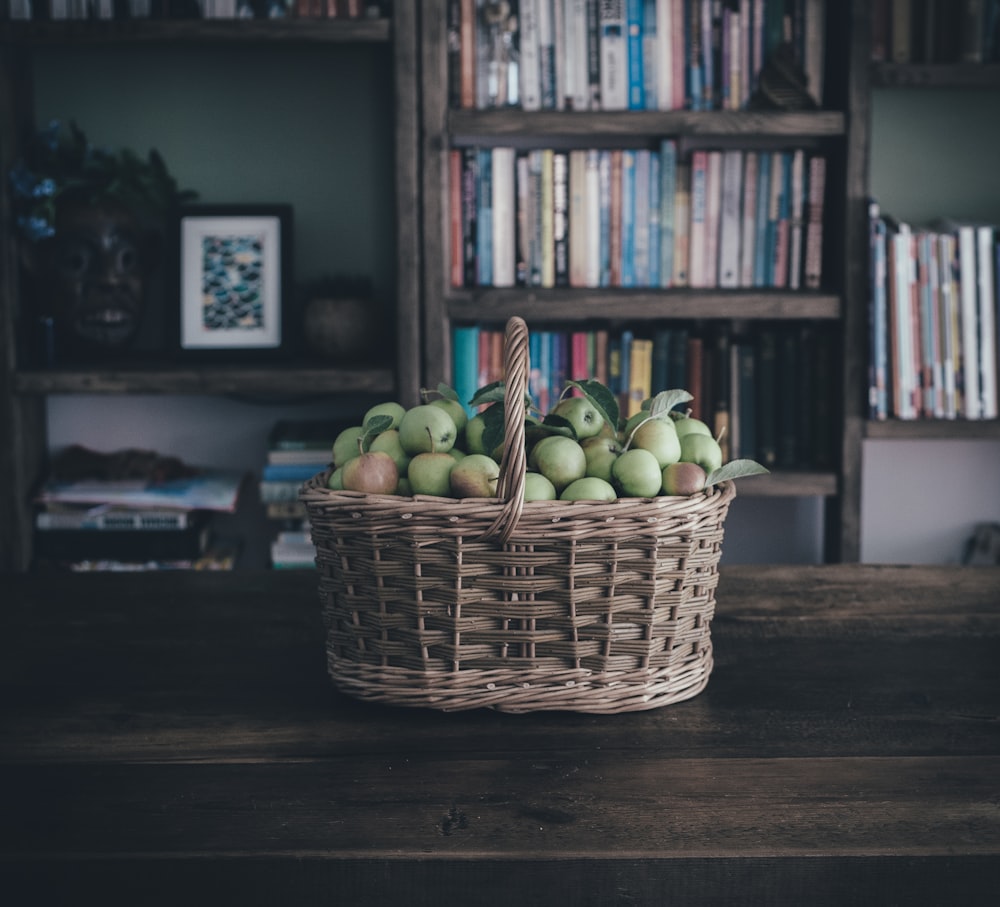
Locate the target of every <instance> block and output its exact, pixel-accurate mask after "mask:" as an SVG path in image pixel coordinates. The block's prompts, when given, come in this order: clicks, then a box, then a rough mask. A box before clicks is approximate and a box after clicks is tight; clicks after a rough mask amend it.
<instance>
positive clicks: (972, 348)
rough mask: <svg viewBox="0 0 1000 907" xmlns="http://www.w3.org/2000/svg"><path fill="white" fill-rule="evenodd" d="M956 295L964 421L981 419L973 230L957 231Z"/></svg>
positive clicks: (959, 229) (977, 305)
mask: <svg viewBox="0 0 1000 907" xmlns="http://www.w3.org/2000/svg"><path fill="white" fill-rule="evenodd" d="M957 232H958V292H959V299H960V304H961V310H962V382H963V387H962V400H963V404H964V412H963V413H962V415H964V416H965V418H966V419H981V418H982V417H983V411H982V396H981V393H982V391H981V389H980V384H979V375H980V371H979V331H978V322H979V311H978V310H979V300H978V293H977V285H978V275H977V273H976V270H977V269H976V230H975V227H972V226H962V227H959V228H958V231H957Z"/></svg>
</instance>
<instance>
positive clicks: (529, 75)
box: [518, 0, 542, 110]
mask: <svg viewBox="0 0 1000 907" xmlns="http://www.w3.org/2000/svg"><path fill="white" fill-rule="evenodd" d="M541 2H542V0H521V4H520V7H519V10H520V13H519V15H518V30H519V33H520V34H519V43H520V54H521V58H520V65H519V67H518V73H519V76H520V84H519V85H518V89H519V94H520V97H521V109H522V110H541V108H542V82H541V70H540V68H539V67H540V63H539V45H538V8H539V4H540V3H541Z"/></svg>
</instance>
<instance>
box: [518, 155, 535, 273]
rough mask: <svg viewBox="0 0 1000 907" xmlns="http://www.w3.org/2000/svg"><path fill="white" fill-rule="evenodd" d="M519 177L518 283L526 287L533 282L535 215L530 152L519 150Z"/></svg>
mask: <svg viewBox="0 0 1000 907" xmlns="http://www.w3.org/2000/svg"><path fill="white" fill-rule="evenodd" d="M515 177H516V179H517V190H516V191H517V217H516V223H517V278H516V279H517V285H518V286H519V287H526V286H529V285H530V282H531V252H532V242H531V238H532V236H533V233H534V217H533V209H532V195H531V187H532V181H531V170H530V164H529V161H528V154H527V153H526V152H524V151H519V152H517V159H516V162H515Z"/></svg>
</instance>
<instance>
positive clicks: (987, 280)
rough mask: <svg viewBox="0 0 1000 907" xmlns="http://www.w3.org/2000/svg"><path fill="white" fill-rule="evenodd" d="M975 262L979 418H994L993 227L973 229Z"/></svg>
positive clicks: (994, 257)
mask: <svg viewBox="0 0 1000 907" xmlns="http://www.w3.org/2000/svg"><path fill="white" fill-rule="evenodd" d="M976 241H977V248H976V261H977V269H978V274H979V278H978V281H977V289H978V291H979V292H978V299H979V394H980V400H981V404H980V411H981V412H980V415H981V417H982V418H983V419H995V418H997V355H996V353H997V349H996V311H997V295H996V281H995V280H994V276H993V268H994V265H995V259H996V249H995V247H994V228H993V227H992V226H979V227H977V228H976Z"/></svg>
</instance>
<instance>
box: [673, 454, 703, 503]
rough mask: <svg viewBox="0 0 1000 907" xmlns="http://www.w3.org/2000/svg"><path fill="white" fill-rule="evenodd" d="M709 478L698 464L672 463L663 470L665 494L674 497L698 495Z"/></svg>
mask: <svg viewBox="0 0 1000 907" xmlns="http://www.w3.org/2000/svg"><path fill="white" fill-rule="evenodd" d="M707 478H708V476H707V474H706V473H705V470H704V469H702V468H701V467H700V466H699V465H698V464H697V463H685V462H684V461H683V460H681V461H680V462H678V463H671V464H669V465H668V466H665V467H664V468H663V493H664V494H673V495H692V494H697V493H698V492H699V491H701V490H702V489H703V488H704V487H705V479H707Z"/></svg>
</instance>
